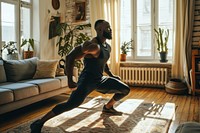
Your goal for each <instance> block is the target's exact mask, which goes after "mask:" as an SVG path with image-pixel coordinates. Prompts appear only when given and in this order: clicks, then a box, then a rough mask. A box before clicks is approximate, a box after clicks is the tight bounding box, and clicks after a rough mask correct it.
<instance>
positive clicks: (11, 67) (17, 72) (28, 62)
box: [4, 57, 38, 82]
mask: <svg viewBox="0 0 200 133" xmlns="http://www.w3.org/2000/svg"><path fill="white" fill-rule="evenodd" d="M37 60H38V58H37V57H33V58H29V59H24V60H4V69H5V72H6V77H7V81H9V82H17V81H20V80H25V79H32V78H33V75H34V74H35V71H36V65H37Z"/></svg>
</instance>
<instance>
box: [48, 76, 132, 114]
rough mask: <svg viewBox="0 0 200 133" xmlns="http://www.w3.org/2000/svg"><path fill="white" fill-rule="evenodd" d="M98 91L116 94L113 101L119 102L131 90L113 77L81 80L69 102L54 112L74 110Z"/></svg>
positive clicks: (54, 109) (60, 105)
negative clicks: (93, 92)
mask: <svg viewBox="0 0 200 133" xmlns="http://www.w3.org/2000/svg"><path fill="white" fill-rule="evenodd" d="M93 90H96V91H98V92H101V93H104V94H105V93H115V95H114V96H113V99H114V100H115V101H119V100H120V99H122V98H123V97H125V96H126V95H128V93H129V92H130V88H129V86H128V85H126V84H125V83H123V82H121V81H120V80H118V79H115V78H112V77H102V79H101V80H91V79H89V78H83V79H79V82H78V87H77V90H75V91H73V92H72V94H71V95H70V98H69V100H68V101H67V102H64V103H61V104H58V105H57V106H55V107H54V108H53V109H52V111H53V112H54V113H55V114H56V115H58V114H61V113H63V112H65V111H68V110H71V109H74V108H76V107H78V106H79V105H81V104H82V103H83V102H84V100H85V98H86V97H87V96H88V95H89V94H90V93H91V92H92V91H93Z"/></svg>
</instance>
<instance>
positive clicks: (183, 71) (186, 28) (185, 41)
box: [172, 0, 195, 82]
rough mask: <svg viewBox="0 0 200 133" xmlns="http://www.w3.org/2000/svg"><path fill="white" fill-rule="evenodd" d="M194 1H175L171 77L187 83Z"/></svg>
mask: <svg viewBox="0 0 200 133" xmlns="http://www.w3.org/2000/svg"><path fill="white" fill-rule="evenodd" d="M194 1H195V0H190V1H188V0H177V1H176V35H175V47H174V56H173V63H172V77H173V78H180V79H185V80H186V82H188V81H189V76H188V75H189V69H190V68H191V61H190V60H191V41H192V27H193V19H194V18H193V15H194Z"/></svg>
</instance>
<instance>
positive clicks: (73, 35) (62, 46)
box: [56, 23, 91, 72]
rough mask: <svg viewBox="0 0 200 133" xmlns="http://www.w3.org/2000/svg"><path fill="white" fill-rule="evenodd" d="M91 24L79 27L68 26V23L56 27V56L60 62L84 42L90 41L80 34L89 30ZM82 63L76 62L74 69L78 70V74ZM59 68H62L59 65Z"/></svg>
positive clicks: (85, 35) (86, 36) (84, 34)
mask: <svg viewBox="0 0 200 133" xmlns="http://www.w3.org/2000/svg"><path fill="white" fill-rule="evenodd" d="M90 27H91V24H81V25H69V24H68V23H60V24H59V25H58V26H57V33H58V35H59V38H58V42H57V44H56V46H57V47H58V55H59V56H60V57H61V61H64V58H63V57H64V56H66V55H67V54H69V52H70V51H71V50H72V49H73V48H74V47H76V46H78V45H80V44H82V43H83V42H85V41H86V40H90V37H89V36H88V35H87V34H86V33H82V32H81V31H83V30H84V29H86V28H90ZM82 65H83V63H82V61H81V60H76V61H75V67H77V68H78V70H79V72H80V70H81V68H82ZM60 67H64V66H63V65H61V66H60Z"/></svg>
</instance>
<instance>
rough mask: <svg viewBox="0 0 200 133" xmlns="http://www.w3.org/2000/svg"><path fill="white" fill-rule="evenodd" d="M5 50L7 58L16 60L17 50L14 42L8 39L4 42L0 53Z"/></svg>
mask: <svg viewBox="0 0 200 133" xmlns="http://www.w3.org/2000/svg"><path fill="white" fill-rule="evenodd" d="M5 49H6V50H7V56H6V59H7V60H18V51H17V47H16V42H14V41H9V42H8V43H7V44H6V43H4V45H3V46H2V49H1V53H3V51H4V50H5Z"/></svg>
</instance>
